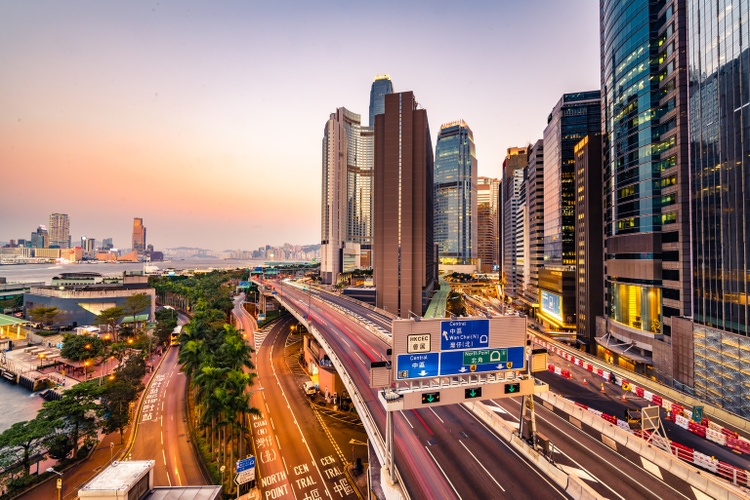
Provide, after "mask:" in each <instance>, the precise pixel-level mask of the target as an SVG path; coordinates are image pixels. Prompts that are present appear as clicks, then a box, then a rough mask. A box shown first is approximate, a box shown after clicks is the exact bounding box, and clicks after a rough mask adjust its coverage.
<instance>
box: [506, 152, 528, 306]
mask: <svg viewBox="0 0 750 500" xmlns="http://www.w3.org/2000/svg"><path fill="white" fill-rule="evenodd" d="M528 155H529V152H528V148H525V147H523V148H508V154H507V155H506V156H505V160H503V184H502V187H501V193H502V194H501V196H502V198H501V205H502V214H501V217H500V220H501V231H502V259H501V263H502V277H503V278H504V280H505V285H504V286H503V293H504V294H505V295H506V296H508V297H516V296H517V291H516V283H517V280H518V276H517V273H518V267H517V261H518V257H519V254H518V248H519V244H520V245H521V246H522V245H523V243H522V242H519V241H518V237H517V236H518V224H519V223H520V222H521V220H522V214H521V213H520V210H519V209H520V206H521V199H520V194H521V185H522V184H523V169H524V168H525V167H526V163H527V161H528V157H529V156H528Z"/></svg>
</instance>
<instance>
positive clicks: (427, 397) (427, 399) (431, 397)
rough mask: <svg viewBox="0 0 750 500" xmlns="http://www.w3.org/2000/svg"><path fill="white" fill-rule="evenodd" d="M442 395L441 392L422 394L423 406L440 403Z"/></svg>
mask: <svg viewBox="0 0 750 500" xmlns="http://www.w3.org/2000/svg"><path fill="white" fill-rule="evenodd" d="M439 402H440V393H439V392H425V393H424V394H422V404H425V405H426V404H430V403H439Z"/></svg>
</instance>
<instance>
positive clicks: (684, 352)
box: [654, 0, 750, 418]
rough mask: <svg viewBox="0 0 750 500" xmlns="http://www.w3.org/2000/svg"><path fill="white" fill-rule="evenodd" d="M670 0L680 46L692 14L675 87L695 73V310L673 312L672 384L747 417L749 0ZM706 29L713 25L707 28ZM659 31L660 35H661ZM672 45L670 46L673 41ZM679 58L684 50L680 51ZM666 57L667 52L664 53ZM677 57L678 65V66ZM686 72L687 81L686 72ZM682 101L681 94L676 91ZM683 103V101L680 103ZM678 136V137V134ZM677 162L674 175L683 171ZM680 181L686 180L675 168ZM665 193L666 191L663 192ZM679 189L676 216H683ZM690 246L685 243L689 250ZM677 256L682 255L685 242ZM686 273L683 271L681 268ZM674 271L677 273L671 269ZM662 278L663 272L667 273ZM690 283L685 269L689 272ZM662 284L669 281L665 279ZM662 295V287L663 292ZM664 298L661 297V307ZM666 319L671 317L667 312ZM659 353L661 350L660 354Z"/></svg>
mask: <svg viewBox="0 0 750 500" xmlns="http://www.w3.org/2000/svg"><path fill="white" fill-rule="evenodd" d="M683 8H684V7H683V3H682V2H667V6H666V7H665V13H664V16H663V17H664V18H665V21H666V23H667V26H666V27H665V29H664V30H663V31H664V33H663V38H664V39H665V40H664V44H663V45H664V46H666V47H667V50H668V51H669V50H671V51H673V52H677V51H678V50H679V49H680V47H681V46H682V45H681V42H682V34H681V31H683V30H684V29H685V19H687V37H686V38H687V43H688V61H689V63H688V68H687V69H688V70H687V74H685V72H684V71H677V70H674V71H673V73H674V74H675V79H676V80H677V81H676V83H675V86H677V88H678V89H679V88H684V87H680V86H679V84H680V83H684V79H685V78H686V77H687V78H689V83H688V88H689V89H690V92H689V104H688V109H689V116H688V123H689V127H690V132H689V136H690V145H689V150H690V160H691V161H690V179H691V186H690V188H691V191H692V201H691V207H692V260H693V265H692V267H691V268H685V267H683V268H680V269H679V271H686V270H688V269H691V270H692V293H690V292H691V291H690V290H689V289H688V290H684V289H681V290H680V291H681V292H684V293H685V294H686V295H688V297H689V298H692V318H693V322H692V324H691V322H690V320H689V319H687V318H685V319H682V318H679V319H678V318H673V319H672V331H671V334H672V346H673V349H674V351H675V354H674V359H675V365H674V367H673V368H674V383H675V384H674V385H675V386H676V387H677V388H679V389H682V390H685V391H688V392H690V393H691V394H694V395H695V396H697V397H699V398H701V399H703V400H705V401H708V402H709V403H711V404H714V405H716V406H720V407H722V408H725V409H726V410H728V411H731V412H733V413H735V414H737V415H740V416H741V417H743V418H750V400H748V398H747V394H748V391H747V388H748V387H749V386H750V375H748V374H750V338H749V337H748V335H750V302H749V301H748V297H749V296H750V274H749V273H748V268H749V267H750V238H748V228H750V225H749V223H750V219H748V214H750V197H749V196H750V195H748V180H749V179H750V162H748V160H747V159H748V156H750V136H748V129H747V124H748V123H750V107H748V106H747V104H748V95H749V94H750V86H749V85H750V66H748V61H749V60H750V50H749V49H748V45H747V39H746V36H747V33H746V31H745V30H744V28H742V27H743V26H744V25H746V23H747V18H748V10H750V2H748V1H747V0H727V1H725V2H720V3H718V4H717V3H716V2H708V1H705V0H692V1H690V2H688V9H687V14H685V12H684V10H683ZM670 26H673V27H671V28H670ZM707 34H710V36H708V35H707ZM660 40H661V38H660ZM672 44H674V47H672ZM677 57H679V56H677ZM665 62H666V61H665ZM682 67H683V66H682V64H681V61H680V60H678V61H676V63H675V68H682ZM681 79H682V80H681ZM676 99H677V103H676V104H677V105H678V106H679V104H680V103H681V102H682V103H684V101H683V100H682V99H684V93H680V94H679V95H677V96H676ZM678 110H679V111H684V110H685V108H684V107H681V108H680V107H678ZM678 140H679V138H678ZM682 172H683V171H682V169H680V170H678V171H677V174H676V175H677V176H680V174H682ZM677 185H678V186H679V187H680V188H681V187H682V186H683V185H687V177H678V179H677ZM665 196H666V194H665V193H662V198H664V197H665ZM683 196H684V195H683V190H682V189H680V190H679V191H677V200H676V201H677V203H676V205H677V206H678V207H681V209H679V210H678V211H677V212H676V215H675V217H677V219H678V221H681V219H680V217H685V219H687V216H686V215H687V214H686V213H685V211H686V207H684V204H685V203H686V198H684V197H683ZM685 253H687V252H685ZM680 257H684V259H685V260H686V261H688V260H689V259H688V257H687V255H684V256H683V248H680ZM681 277H682V276H681ZM675 278H677V276H675ZM665 279H666V278H665ZM684 279H685V281H686V282H690V280H689V275H685V276H684ZM665 283H666V282H665ZM665 297H666V291H665ZM666 306H667V301H666V300H665V309H666ZM665 325H666V321H665ZM654 357H656V356H654Z"/></svg>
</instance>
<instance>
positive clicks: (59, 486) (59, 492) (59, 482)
mask: <svg viewBox="0 0 750 500" xmlns="http://www.w3.org/2000/svg"><path fill="white" fill-rule="evenodd" d="M47 472H51V473H53V474H57V475H58V476H60V477H59V478H58V479H57V500H62V493H63V480H62V478H63V474H62V472H57V471H56V470H55V469H53V468H52V467H50V468H49V469H47Z"/></svg>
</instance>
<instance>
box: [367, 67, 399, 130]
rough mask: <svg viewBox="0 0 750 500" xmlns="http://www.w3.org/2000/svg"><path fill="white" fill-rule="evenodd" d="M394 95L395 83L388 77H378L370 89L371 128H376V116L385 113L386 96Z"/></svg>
mask: <svg viewBox="0 0 750 500" xmlns="http://www.w3.org/2000/svg"><path fill="white" fill-rule="evenodd" d="M388 94H393V82H391V77H390V76H388V75H378V76H376V77H375V81H373V82H372V87H370V123H369V126H370V127H375V115H379V114H382V113H384V112H385V96H386V95H388Z"/></svg>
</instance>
